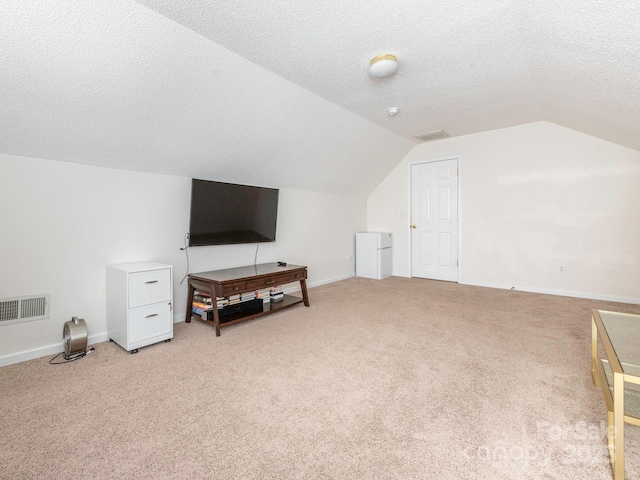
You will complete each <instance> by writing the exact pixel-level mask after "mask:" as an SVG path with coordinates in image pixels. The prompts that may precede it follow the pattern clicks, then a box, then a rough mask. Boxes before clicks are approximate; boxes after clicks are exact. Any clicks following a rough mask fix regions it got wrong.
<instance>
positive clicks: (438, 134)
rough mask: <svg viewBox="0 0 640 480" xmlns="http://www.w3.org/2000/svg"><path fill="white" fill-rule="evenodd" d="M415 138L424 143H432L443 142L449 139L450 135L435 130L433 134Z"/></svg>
mask: <svg viewBox="0 0 640 480" xmlns="http://www.w3.org/2000/svg"><path fill="white" fill-rule="evenodd" d="M414 138H417V139H418V140H420V141H422V142H432V141H433V140H442V139H443V138H449V134H448V133H447V132H445V131H444V130H434V131H433V132H428V133H422V134H420V135H414Z"/></svg>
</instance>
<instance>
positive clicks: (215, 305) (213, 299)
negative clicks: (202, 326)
mask: <svg viewBox="0 0 640 480" xmlns="http://www.w3.org/2000/svg"><path fill="white" fill-rule="evenodd" d="M210 291H211V306H212V307H213V325H214V326H215V327H216V337H219V336H220V315H219V314H218V301H217V300H218V299H217V297H216V292H215V289H214V288H213V284H211V290H210Z"/></svg>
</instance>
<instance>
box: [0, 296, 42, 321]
mask: <svg viewBox="0 0 640 480" xmlns="http://www.w3.org/2000/svg"><path fill="white" fill-rule="evenodd" d="M50 303H51V294H50V293H44V294H42V295H26V296H22V297H10V298H0V325H9V324H11V323H19V322H30V321H31V320H44V319H46V318H49V304H50Z"/></svg>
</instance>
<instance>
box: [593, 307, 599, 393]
mask: <svg viewBox="0 0 640 480" xmlns="http://www.w3.org/2000/svg"><path fill="white" fill-rule="evenodd" d="M597 361H598V328H597V327H596V321H595V320H594V319H593V315H592V316H591V376H592V377H593V383H594V384H595V386H596V387H600V382H598V375H597V374H596V362H597Z"/></svg>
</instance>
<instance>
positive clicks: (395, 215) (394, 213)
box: [393, 210, 400, 218]
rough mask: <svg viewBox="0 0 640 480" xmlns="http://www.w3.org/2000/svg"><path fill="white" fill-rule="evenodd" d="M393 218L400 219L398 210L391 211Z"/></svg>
mask: <svg viewBox="0 0 640 480" xmlns="http://www.w3.org/2000/svg"><path fill="white" fill-rule="evenodd" d="M393 218H400V210H394V211H393Z"/></svg>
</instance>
